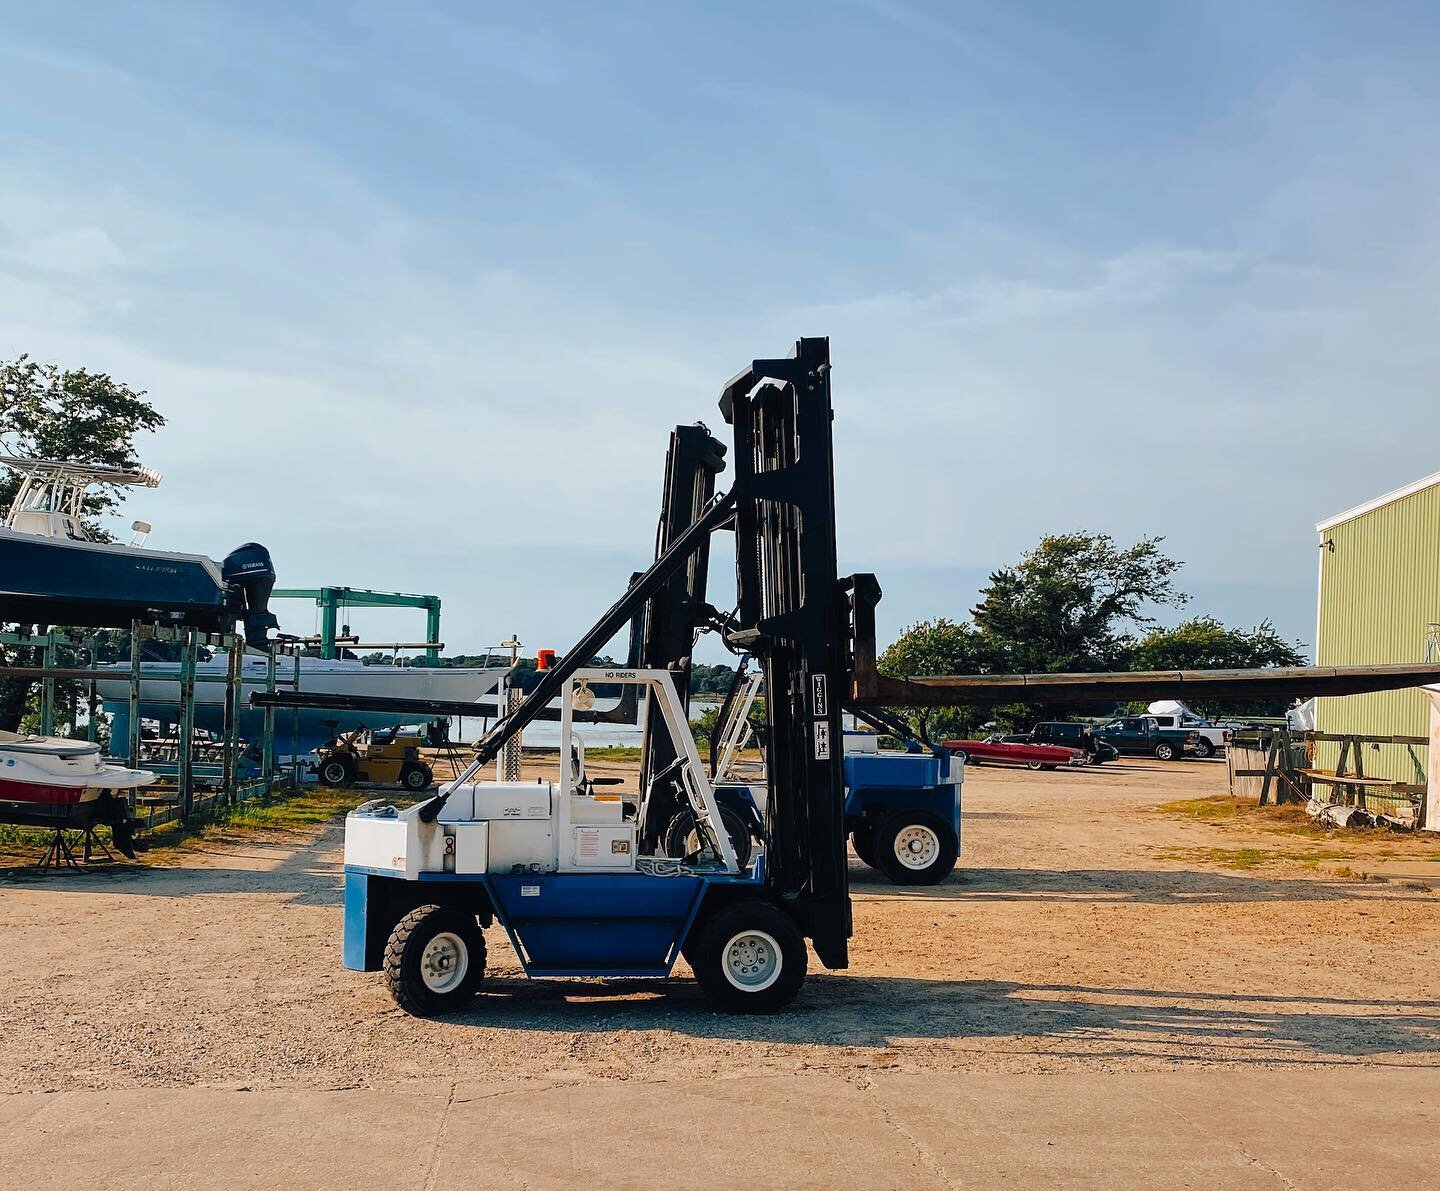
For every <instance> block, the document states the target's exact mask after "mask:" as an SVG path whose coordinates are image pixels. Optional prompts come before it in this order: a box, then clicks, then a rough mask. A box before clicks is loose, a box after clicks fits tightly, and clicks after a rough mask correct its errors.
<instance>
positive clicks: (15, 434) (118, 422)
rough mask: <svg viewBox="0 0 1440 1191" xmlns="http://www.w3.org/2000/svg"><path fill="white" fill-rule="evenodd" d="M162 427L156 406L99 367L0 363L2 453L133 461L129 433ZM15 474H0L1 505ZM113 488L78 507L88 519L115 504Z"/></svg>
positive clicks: (11, 491)
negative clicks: (97, 368)
mask: <svg viewBox="0 0 1440 1191" xmlns="http://www.w3.org/2000/svg"><path fill="white" fill-rule="evenodd" d="M163 425H165V419H164V418H163V417H162V416H161V415H160V412H159V411H158V410H156V409H155V407H154V406H153V405H151V404H150V403H149V402H148V401H146V400H145V393H144V391H143V390H139V389H132V388H131V387H130V386H129V385H127V384H124V383H122V382H121V381H117V380H115V379H113V378H112V377H111V376H109V375H108V374H107V373H104V372H87V371H86V370H85V369H83V368H81V369H73V370H72V369H61V368H60V367H59V366H58V365H55V364H40V363H37V362H36V361H34V360H32V359H30V358H29V357H28V356H24V355H22V356H20V357H19V358H17V359H15V360H13V361H8V362H0V442H3V443H4V444H5V446H6V449H7V451H8V453H10V454H14V455H21V456H28V457H31V458H37V459H61V460H65V461H66V462H72V463H99V464H103V465H104V466H106V467H126V468H133V467H138V466H139V465H140V460H139V458H138V457H137V456H136V454H135V436H136V435H137V434H140V433H142V432H145V431H151V430H158V429H159V428H160V427H161V426H163ZM18 486H19V477H18V476H17V475H16V474H15V473H14V472H9V471H7V472H6V474H5V475H4V477H3V478H0V505H5V506H8V505H9V503H10V501H11V500H12V499H14V496H15V490H16V488H17V487H18ZM122 499H123V497H122V496H121V494H120V492H119V490H117V489H115V488H108V489H100V490H96V491H92V492H91V493H90V494H89V495H88V496H87V498H86V502H85V509H86V512H87V513H88V514H89V515H90V516H91V517H92V518H93V517H96V516H98V515H100V514H102V513H106V512H110V511H112V510H114V509H115V508H118V507H119V504H120V501H121V500H122Z"/></svg>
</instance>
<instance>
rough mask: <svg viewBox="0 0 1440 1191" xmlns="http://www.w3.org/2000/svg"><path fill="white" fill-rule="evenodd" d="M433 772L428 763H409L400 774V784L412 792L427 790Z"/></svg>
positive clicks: (433, 775) (432, 779)
mask: <svg viewBox="0 0 1440 1191" xmlns="http://www.w3.org/2000/svg"><path fill="white" fill-rule="evenodd" d="M434 780H435V774H434V772H433V771H432V770H431V768H430V766H428V765H411V766H410V767H409V768H408V769H406V770H405V771H404V772H403V773H401V774H400V784H401V785H402V786H404V787H405V788H406V789H407V790H409V791H411V792H412V793H414V794H418V793H420V791H421V790H428V789H429V788H430V783H431V782H433V781H434Z"/></svg>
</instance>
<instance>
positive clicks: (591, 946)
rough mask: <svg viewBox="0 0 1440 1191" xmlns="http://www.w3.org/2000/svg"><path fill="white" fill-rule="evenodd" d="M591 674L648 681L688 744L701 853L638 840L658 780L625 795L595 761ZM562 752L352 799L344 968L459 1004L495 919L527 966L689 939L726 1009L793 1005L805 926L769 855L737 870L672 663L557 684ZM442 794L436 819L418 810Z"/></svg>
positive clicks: (614, 967) (414, 1007) (671, 727)
mask: <svg viewBox="0 0 1440 1191" xmlns="http://www.w3.org/2000/svg"><path fill="white" fill-rule="evenodd" d="M587 682H596V683H605V684H609V685H615V684H638V685H641V686H643V687H644V688H646V690H647V692H648V694H649V697H650V700H651V705H652V706H654V707H657V708H658V709H659V711H660V713H661V718H662V720H663V723H664V727H665V728H666V730H667V731H668V733H669V735H670V739H671V743H672V744H673V745H674V746H675V751H676V755H677V764H676V766H675V768H674V770H673V773H672V774H671V775H670V776H669V780H674V781H676V782H678V783H679V784H680V789H681V790H682V791H683V792H684V794H685V796H686V797H687V798H688V800H689V803H690V811H691V813H692V814H693V816H694V820H693V821H694V828H695V830H696V831H697V832H698V833H700V835H701V836H702V838H703V843H704V845H705V846H703V847H702V848H701V849H700V850H699V852H698V854H692V855H691V856H688V857H675V856H669V855H663V854H657V855H640V854H639V848H638V840H639V839H640V838H641V837H642V836H641V828H642V826H643V824H644V822H645V818H646V812H647V809H648V806H647V804H648V803H649V801H650V797H649V795H650V793H651V792H650V791H647V792H645V793H644V794H643V795H642V797H641V798H640V800H639V802H638V804H637V803H633V802H632V803H630V804H628V805H627V803H626V801H625V800H624V799H623V798H622V797H617V796H616V795H615V794H613V793H605V792H603V785H604V783H605V782H606V779H604V778H592V777H589V776H587V774H586V772H585V764H584V747H583V743H582V742H581V741H580V740H579V738H578V736H577V735H576V734H575V733H574V731H573V721H572V712H573V710H574V706H575V696H576V692H577V689H579V690H584V689H585V684H586V683H587ZM582 702H583V696H582ZM560 755H561V757H562V758H570V759H571V760H570V763H569V764H562V765H561V767H560V774H559V780H558V781H554V782H551V781H534V782H501V781H494V782H484V781H475V780H473V778H472V775H469V774H462V776H461V778H459V779H457V780H456V781H454V782H451V783H449V784H447V785H445V786H443V787H442V788H441V791H440V795H439V797H438V798H436V799H432V800H430V801H428V802H425V803H420V804H418V805H416V806H413V807H410V808H409V809H407V810H403V811H402V810H398V809H396V808H395V807H393V806H390V805H388V804H386V803H382V802H372V803H367V804H366V805H364V806H362V807H360V808H358V809H357V810H355V811H353V812H351V814H350V815H349V816H348V818H347V820H346V825H345V952H344V961H345V966H346V967H348V968H352V969H357V970H362V971H373V970H382V969H383V971H384V972H385V977H386V981H387V983H388V985H389V987H390V990H391V992H392V994H393V995H394V997H395V999H396V1001H397V1002H398V1003H399V1004H400V1005H401V1007H402V1008H405V1009H406V1010H408V1011H410V1012H412V1013H420V1014H429V1013H441V1012H447V1011H453V1010H456V1009H459V1008H461V1007H463V1006H464V1005H465V1004H467V1003H468V1002H469V1001H470V999H471V998H472V997H473V996H474V995H475V993H476V992H477V991H478V988H479V985H480V981H481V978H482V976H483V974H484V966H485V939H484V936H483V934H482V933H481V930H480V926H481V925H482V924H483V925H485V926H488V925H490V924H491V923H492V922H498V923H499V924H500V926H501V927H502V928H503V929H504V930H505V932H506V934H507V936H508V937H509V939H510V942H511V944H512V945H513V946H514V948H515V951H516V954H517V956H518V957H519V960H520V963H521V965H522V967H523V968H524V969H525V972H526V974H527V975H529V976H536V977H543V976H565V977H575V976H668V975H669V974H670V971H671V969H672V968H673V967H674V964H675V962H676V960H677V959H679V958H680V956H681V955H682V954H683V955H684V956H685V958H686V959H687V960H688V961H689V962H690V964H691V966H692V967H693V968H694V970H695V974H696V977H697V979H698V980H699V982H700V984H701V986H702V988H703V989H704V991H705V992H706V993H707V995H708V996H710V998H711V999H712V1000H714V1001H715V1002H717V1003H718V1004H720V1005H721V1006H723V1007H725V1008H729V1009H736V1010H740V1011H766V1010H771V1009H777V1008H779V1007H780V1006H782V1005H783V1004H785V1003H787V1002H788V1001H789V1000H790V999H791V998H792V997H793V996H794V995H795V993H796V992H797V991H798V990H799V988H800V985H801V983H802V982H803V980H804V978H805V967H806V953H805V941H804V938H803V937H802V936H801V934H800V933H799V930H798V928H797V927H796V926H795V924H794V923H793V922H792V921H791V919H790V918H789V916H788V915H786V914H785V913H784V912H783V911H782V910H781V909H779V908H778V907H777V906H775V905H774V904H773V903H772V902H771V901H769V900H767V899H766V898H765V896H764V891H763V879H764V857H763V854H762V855H759V856H757V857H756V859H755V860H754V861H753V862H752V863H751V864H750V866H749V867H748V869H747V870H745V871H742V870H741V868H740V865H739V863H738V860H737V857H736V854H735V850H734V847H733V846H732V844H731V841H730V838H729V835H728V833H727V832H726V831H725V830H723V829H722V828H719V824H720V823H721V822H722V820H721V816H720V812H719V808H718V805H717V803H716V798H715V790H714V787H713V785H712V784H711V781H710V778H709V775H708V773H707V771H706V769H705V766H704V765H703V764H702V763H701V761H700V757H699V753H698V752H697V750H696V747H695V741H694V738H693V737H692V736H691V734H690V730H689V723H688V721H687V719H686V717H685V715H684V712H683V710H682V707H681V704H680V701H679V697H678V696H677V694H676V692H675V685H674V681H673V678H672V676H671V675H670V674H669V672H668V671H665V670H653V669H652V670H645V669H635V670H629V669H626V670H599V669H595V670H581V671H578V672H577V673H576V674H574V675H573V676H572V677H571V678H570V679H568V680H567V681H566V683H565V685H564V687H563V690H562V696H561V747H560ZM612 780H618V779H612ZM653 785H654V783H652V786H653ZM597 788H598V790H597ZM436 803H439V804H440V805H439V808H438V813H435V814H434V816H433V818H432V819H431V820H430V821H427V820H426V818H425V816H424V815H423V813H422V812H423V811H424V810H425V809H426V808H434V807H435V805H436Z"/></svg>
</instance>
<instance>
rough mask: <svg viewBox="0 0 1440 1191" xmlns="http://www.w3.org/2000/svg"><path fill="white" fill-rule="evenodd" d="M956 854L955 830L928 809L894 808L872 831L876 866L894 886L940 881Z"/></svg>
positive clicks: (958, 846)
mask: <svg viewBox="0 0 1440 1191" xmlns="http://www.w3.org/2000/svg"><path fill="white" fill-rule="evenodd" d="M959 857H960V841H959V839H957V838H956V836H955V829H954V828H953V827H951V826H950V824H949V823H947V822H945V820H944V819H942V818H941V817H940V816H939V815H933V814H931V813H930V812H929V811H896V812H895V813H894V814H892V815H890V816H889V818H887V819H886V820H885V821H884V822H883V823H881V824H880V827H879V828H878V830H876V832H875V859H876V862H877V864H876V867H878V868H879V869H880V871H881V872H882V873H884V874H885V875H886V876H887V877H889V878H890V879H891V880H892V881H894V882H895V884H897V885H934V884H935V883H936V882H937V881H943V880H944V879H945V878H946V877H947V876H949V875H950V872H951V871H952V870H953V869H954V868H955V861H956V860H957V859H959Z"/></svg>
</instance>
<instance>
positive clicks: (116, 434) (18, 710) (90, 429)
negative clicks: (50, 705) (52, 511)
mask: <svg viewBox="0 0 1440 1191" xmlns="http://www.w3.org/2000/svg"><path fill="white" fill-rule="evenodd" d="M164 424H165V419H164V418H163V417H162V416H161V415H160V413H159V412H158V411H157V410H156V409H155V407H154V406H152V405H151V404H150V403H149V402H148V401H146V400H145V394H144V392H143V391H142V390H137V389H132V388H131V387H130V386H129V385H126V384H123V383H122V382H120V381H117V380H114V379H113V378H111V377H110V376H108V375H107V374H105V373H103V372H87V371H86V370H84V369H78V370H70V369H63V370H62V369H61V368H60V367H59V366H58V365H55V364H40V363H37V362H36V361H34V360H31V359H30V358H29V357H28V356H25V355H22V356H20V357H18V358H17V359H15V360H13V361H9V362H4V361H0V443H3V444H4V446H5V450H6V452H7V453H10V454H15V455H22V456H30V457H35V458H41V459H61V460H66V461H69V462H78V463H99V464H103V465H105V466H107V467H125V468H133V467H138V466H139V462H140V461H139V459H138V458H137V456H136V454H135V436H136V435H137V434H140V433H142V432H144V431H147V430H156V429H158V428H159V427H161V426H163V425H164ZM18 487H19V477H18V476H17V475H16V474H15V473H14V472H9V471H7V472H6V473H5V474H4V475H3V476H0V505H3V506H5V507H8V506H9V504H10V502H11V501H12V500H14V498H15V493H16V491H17V489H18ZM122 499H123V495H122V493H121V490H120V489H115V488H110V489H106V490H99V491H92V492H91V493H90V494H89V496H88V497H87V499H86V502H85V511H86V513H87V514H88V515H89V517H90V518H91V519H93V518H95V517H97V516H99V515H100V514H102V513H105V512H108V511H111V510H113V509H115V508H118V507H119V504H120V501H121V500H122ZM91 531H92V532H93V533H95V534H96V535H97V536H103V535H101V533H100V530H99V527H98V526H92V527H91ZM0 657H3V658H4V660H5V664H7V665H38V664H39V660H40V653H39V650H34V649H29V648H11V649H4V648H0ZM34 687H35V684H34V683H32V682H30V681H29V680H28V679H20V678H0V728H6V729H11V730H13V729H14V728H15V727H17V726H18V725H19V724H20V722H21V720H22V719H23V718H24V715H25V708H26V703H27V701H28V700H29V698H30V695H31V692H32V690H33V689H34Z"/></svg>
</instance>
